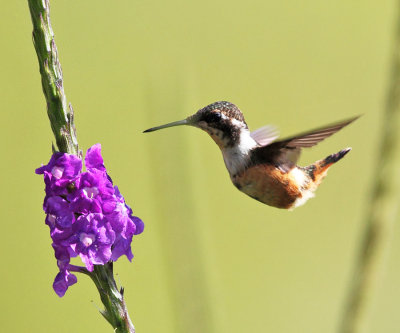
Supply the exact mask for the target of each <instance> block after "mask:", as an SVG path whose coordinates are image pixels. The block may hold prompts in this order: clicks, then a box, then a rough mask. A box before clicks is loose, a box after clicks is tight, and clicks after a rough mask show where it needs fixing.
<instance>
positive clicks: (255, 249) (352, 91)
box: [0, 0, 400, 333]
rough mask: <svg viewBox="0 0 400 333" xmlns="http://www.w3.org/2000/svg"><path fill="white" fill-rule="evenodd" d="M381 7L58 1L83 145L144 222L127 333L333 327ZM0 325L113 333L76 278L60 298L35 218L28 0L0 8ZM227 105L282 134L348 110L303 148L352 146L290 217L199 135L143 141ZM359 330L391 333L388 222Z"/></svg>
mask: <svg viewBox="0 0 400 333" xmlns="http://www.w3.org/2000/svg"><path fill="white" fill-rule="evenodd" d="M396 5H397V3H396V2H395V1H393V0H390V1H379V2H373V1H335V2H327V1H318V0H306V1H281V2H277V1H265V0H250V1H245V2H242V1H232V0H230V1H229V0H203V1H196V2H195V1H187V0H186V1H184V0H170V1H147V0H140V1H139V0H138V1H136V0H134V1H132V0H129V1H128V0H119V1H94V0H84V1H71V0H70V1H60V0H51V17H52V24H53V29H54V31H55V34H56V42H57V45H58V49H59V54H60V58H61V63H62V66H63V71H64V79H65V81H64V84H65V91H66V94H67V97H68V99H69V101H70V102H71V103H72V105H73V106H74V109H75V113H76V126H77V134H78V141H79V144H80V146H81V148H82V149H83V150H84V151H85V150H86V149H87V148H88V147H89V146H91V145H92V144H94V143H97V142H101V143H102V147H103V156H104V158H105V162H106V166H107V167H108V169H109V172H110V174H111V176H112V177H113V179H114V181H115V183H117V184H118V185H119V187H120V189H121V191H122V193H123V194H124V196H125V198H126V200H127V202H128V203H129V204H130V205H131V206H133V209H134V212H135V213H136V214H137V215H138V216H140V217H141V218H142V219H143V220H144V221H145V224H146V229H145V232H144V233H143V234H142V235H140V236H138V237H135V239H134V243H133V252H134V254H135V258H134V260H133V263H132V264H130V263H129V262H128V261H127V260H126V259H125V258H123V259H122V260H120V261H119V262H118V263H117V264H116V265H115V266H116V271H117V272H118V276H117V278H116V279H117V282H118V283H120V284H122V285H123V286H125V290H126V293H125V295H126V300H127V304H128V308H129V310H130V314H131V317H132V319H133V322H134V324H135V326H136V329H137V331H138V332H143V333H148V332H163V333H169V332H174V333H183V332H185V333H186V332H191V333H192V332H193V333H196V332H207V333H208V332H219V333H227V332H230V333H239V332H252V333H253V332H277V333H286V332H289V333H290V332H296V333H297V332H306V333H313V332H315V333H321V332H324V333H325V332H327V333H330V332H332V333H333V332H335V330H336V329H337V327H338V322H339V318H340V315H341V313H342V311H343V306H344V303H345V295H346V293H347V290H348V289H347V287H348V285H349V282H350V281H351V274H352V267H353V264H354V262H355V255H356V253H357V249H358V242H359V240H360V238H361V235H362V230H363V226H364V224H365V222H364V220H365V214H364V213H363V211H364V209H365V207H366V206H367V205H368V199H369V190H370V188H371V183H372V181H373V178H374V170H375V169H374V167H375V164H376V156H377V149H378V147H379V142H380V140H379V133H380V125H381V114H382V111H383V107H384V103H385V97H386V91H387V88H388V77H389V68H390V60H391V50H392V48H393V39H394V31H395V20H396V10H397V6H396ZM0 9H1V12H2V14H3V15H2V19H1V20H0V45H1V47H2V52H1V53H0V68H1V75H0V109H1V122H0V123H1V131H0V135H1V140H0V142H1V143H0V144H1V152H2V163H1V165H2V170H3V171H2V173H1V174H2V176H1V177H2V181H1V183H2V191H1V193H0V202H1V207H2V209H1V220H2V236H3V237H2V241H1V243H0V244H1V245H0V249H1V253H2V264H1V277H2V278H1V287H0V288H1V298H2V301H1V303H0V313H1V315H0V318H1V320H0V321H1V324H0V325H1V331H4V332H6V331H12V332H59V333H61V332H88V331H91V332H110V331H111V327H110V326H109V324H108V323H106V321H105V320H103V319H102V318H101V316H100V314H99V313H98V311H97V309H98V308H100V307H101V302H100V300H99V298H98V295H97V293H96V290H95V287H94V285H93V284H92V283H91V281H89V279H88V278H87V277H86V276H80V275H79V276H78V279H79V281H78V284H76V285H75V286H73V287H71V288H70V289H69V290H68V292H67V294H66V296H65V297H64V298H62V299H60V298H58V297H57V296H56V294H55V293H54V292H53V290H52V287H51V285H52V282H53V279H54V276H55V274H56V273H57V267H56V262H55V259H54V257H53V250H52V248H51V246H50V237H49V232H48V228H47V226H45V224H44V213H43V212H42V209H41V205H42V200H43V195H44V192H43V187H44V185H43V180H42V178H41V177H39V176H35V175H34V169H35V168H36V167H38V166H40V165H41V163H46V162H47V161H48V159H49V157H50V154H51V143H52V141H53V135H52V133H51V130H50V125H49V121H48V118H47V115H46V112H45V101H44V97H43V95H42V91H41V84H40V76H39V72H38V64H37V58H36V54H35V52H34V48H33V45H32V41H31V30H32V25H31V21H30V16H29V11H28V5H27V3H26V1H2V2H1V5H0ZM217 100H229V101H231V102H233V103H235V104H237V105H238V106H239V107H240V108H241V109H242V111H243V112H244V114H245V117H246V120H247V123H248V124H249V126H250V127H251V128H252V129H255V128H257V127H260V126H262V125H265V124H267V123H271V124H275V125H278V126H279V127H280V129H281V133H282V135H283V136H287V135H291V134H296V133H297V132H301V131H304V130H307V129H311V128H314V127H318V126H320V125H325V124H329V123H330V122H334V121H336V120H341V119H344V118H347V117H351V116H354V115H357V114H364V116H363V117H362V118H361V119H359V120H358V121H357V122H356V123H354V124H352V125H351V126H350V127H348V128H346V129H344V130H343V131H341V132H340V133H338V134H337V135H335V136H334V137H332V138H330V139H328V140H326V141H324V142H323V143H321V144H320V145H318V146H317V147H315V148H313V149H311V150H307V151H304V152H303V155H302V158H301V161H300V162H301V163H300V164H303V165H306V164H309V163H311V162H313V161H314V160H317V159H320V158H322V157H325V156H326V155H328V154H330V153H333V152H336V151H338V150H339V149H342V148H344V147H347V146H351V147H353V151H352V152H351V154H349V155H348V156H346V158H345V159H344V160H343V161H341V162H340V163H339V164H338V165H336V166H334V167H333V168H332V169H331V171H330V173H329V175H328V177H327V179H326V180H325V181H324V183H323V184H322V186H321V187H320V189H319V190H318V192H317V196H316V198H314V199H312V200H310V201H309V202H308V203H307V204H306V205H305V206H304V207H301V208H298V209H296V210H295V211H293V212H287V211H282V210H278V209H275V208H270V207H268V206H265V205H262V204H260V203H259V202H257V201H255V200H252V199H250V198H248V197H246V196H245V195H243V194H242V193H240V192H239V191H237V190H236V189H235V188H234V187H233V185H232V184H231V182H230V179H229V176H228V173H227V172H226V170H225V166H224V163H223V160H222V157H221V153H220V152H219V149H218V147H217V146H216V145H215V144H214V143H213V142H212V141H211V139H210V138H209V137H208V136H207V135H206V134H205V133H202V132H201V131H199V130H196V129H194V128H183V127H182V128H174V129H168V130H164V131H160V132H156V133H153V134H147V135H145V134H142V131H143V130H144V129H146V128H149V127H152V126H155V125H159V124H163V123H166V122H170V121H174V120H179V119H182V118H184V117H186V116H188V115H189V114H192V113H194V112H195V111H197V110H198V109H199V108H201V107H203V106H205V105H207V104H209V103H211V102H214V101H217ZM394 231H395V232H394V235H393V240H394V242H393V246H392V248H391V250H392V251H391V253H390V256H389V257H388V260H387V263H386V264H387V270H386V272H385V274H383V275H382V283H381V284H380V289H379V292H378V293H376V302H375V305H374V311H373V315H372V317H371V320H370V325H369V327H370V332H376V333H378V332H397V331H398V330H399V327H400V318H399V315H398V311H399V307H400V288H399V283H398V281H399V280H400V267H399V265H398V263H399V260H400V237H399V231H400V230H399V226H398V225H397V226H396V229H395V230H394Z"/></svg>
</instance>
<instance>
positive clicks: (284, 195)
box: [231, 164, 307, 209]
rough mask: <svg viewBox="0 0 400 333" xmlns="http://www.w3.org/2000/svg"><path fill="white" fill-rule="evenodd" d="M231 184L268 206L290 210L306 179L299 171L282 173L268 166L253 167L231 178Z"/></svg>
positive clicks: (300, 194)
mask: <svg viewBox="0 0 400 333" xmlns="http://www.w3.org/2000/svg"><path fill="white" fill-rule="evenodd" d="M231 179H232V182H233V184H234V185H235V186H236V187H237V188H238V189H239V190H240V191H242V192H244V193H246V194H247V195H249V196H250V197H252V198H254V199H256V200H258V201H261V202H263V203H265V204H267V205H269V206H274V207H278V208H286V209H289V208H292V206H293V205H294V204H295V202H296V199H299V198H301V197H302V189H303V188H304V187H303V186H304V185H306V183H307V178H306V177H305V175H304V173H302V171H301V170H300V169H297V168H294V169H293V172H292V171H289V172H283V171H281V170H279V169H278V168H276V167H275V166H273V165H270V164H263V165H255V166H252V167H250V168H248V169H246V170H245V171H244V172H242V173H241V174H238V175H235V176H232V177H231Z"/></svg>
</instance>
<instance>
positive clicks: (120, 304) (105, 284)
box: [89, 262, 135, 333]
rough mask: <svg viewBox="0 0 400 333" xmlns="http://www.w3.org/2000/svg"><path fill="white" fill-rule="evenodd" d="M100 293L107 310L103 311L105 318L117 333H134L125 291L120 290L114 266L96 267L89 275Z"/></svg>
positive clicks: (109, 264)
mask: <svg viewBox="0 0 400 333" xmlns="http://www.w3.org/2000/svg"><path fill="white" fill-rule="evenodd" d="M89 275H90V277H91V278H92V280H93V282H94V283H95V284H96V287H97V289H98V291H99V293H100V298H101V301H102V302H103V304H104V307H105V310H103V311H101V314H102V315H103V316H104V318H105V319H106V320H107V321H108V322H109V323H110V324H111V326H112V327H113V328H114V331H115V332H116V333H134V332H135V328H134V326H133V324H132V322H131V320H130V318H129V315H128V309H127V307H126V304H125V301H124V297H123V295H124V289H123V288H121V290H118V287H117V285H116V283H115V280H114V275H113V264H112V262H109V263H107V264H106V265H104V266H97V265H95V266H94V270H93V272H92V273H90V274H89Z"/></svg>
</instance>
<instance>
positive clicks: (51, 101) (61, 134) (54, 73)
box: [28, 0, 79, 155]
mask: <svg viewBox="0 0 400 333" xmlns="http://www.w3.org/2000/svg"><path fill="white" fill-rule="evenodd" d="M28 4H29V9H30V13H31V18H32V23H33V33H32V35H33V44H34V46H35V49H36V54H37V57H38V60H39V69H40V74H41V77H42V88H43V93H44V96H45V98H46V102H47V115H48V116H49V119H50V125H51V129H52V130H53V133H54V136H55V138H56V143H57V147H58V150H59V151H61V152H63V153H69V154H75V155H78V153H79V149H78V141H77V139H76V133H75V125H74V112H73V109H72V106H71V104H70V105H69V106H67V97H66V96H65V93H64V86H63V75H62V70H61V64H60V61H59V59H58V52H57V46H56V43H55V41H54V33H53V29H52V28H51V22H50V4H49V0H28Z"/></svg>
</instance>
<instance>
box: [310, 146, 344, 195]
mask: <svg viewBox="0 0 400 333" xmlns="http://www.w3.org/2000/svg"><path fill="white" fill-rule="evenodd" d="M350 150H351V148H345V149H342V150H341V151H339V152H338V153H335V154H332V155H329V156H327V157H325V158H324V159H322V160H319V161H317V162H315V163H314V164H311V165H309V166H307V167H305V168H303V170H304V171H305V172H306V173H307V174H308V176H309V177H310V180H311V182H310V183H309V184H310V189H311V190H315V189H316V188H317V187H318V186H319V185H320V184H321V181H322V180H323V179H324V178H325V176H326V174H327V173H328V169H329V167H330V166H332V164H334V163H336V162H337V161H339V160H341V159H342V158H343V157H344V156H345V155H346V154H347V153H348V152H349V151H350Z"/></svg>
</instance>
